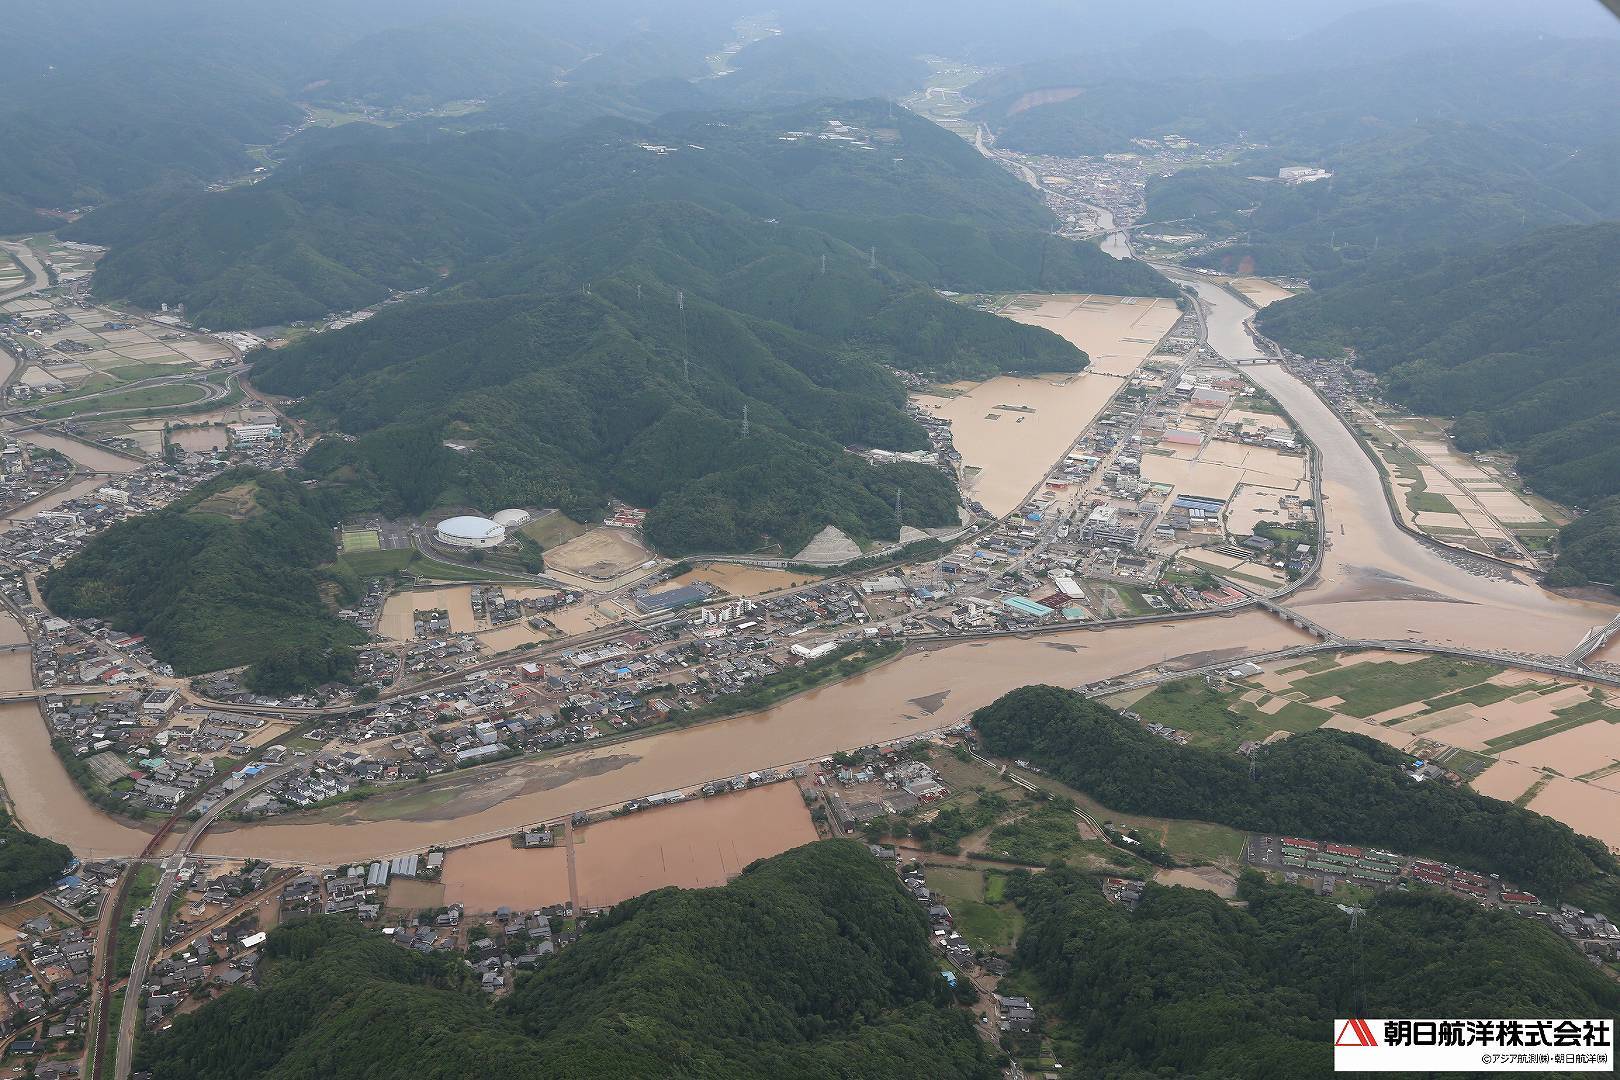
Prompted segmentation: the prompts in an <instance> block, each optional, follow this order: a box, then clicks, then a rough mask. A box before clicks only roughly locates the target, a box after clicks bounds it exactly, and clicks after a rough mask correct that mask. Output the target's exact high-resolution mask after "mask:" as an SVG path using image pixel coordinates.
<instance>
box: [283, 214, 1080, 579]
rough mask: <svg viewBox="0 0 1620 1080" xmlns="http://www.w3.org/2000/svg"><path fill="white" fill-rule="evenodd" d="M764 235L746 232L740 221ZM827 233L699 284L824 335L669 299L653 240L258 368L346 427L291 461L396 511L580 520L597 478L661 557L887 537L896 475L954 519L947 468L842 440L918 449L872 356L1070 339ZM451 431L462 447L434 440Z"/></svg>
mask: <svg viewBox="0 0 1620 1080" xmlns="http://www.w3.org/2000/svg"><path fill="white" fill-rule="evenodd" d="M650 213H653V214H654V215H656V216H659V217H663V216H665V215H668V214H673V215H674V216H675V217H676V218H677V219H679V220H678V221H676V222H674V223H673V225H674V229H673V237H674V239H677V240H679V239H685V238H687V237H688V236H689V235H690V230H691V229H697V230H698V232H699V233H700V234H701V235H703V236H713V235H714V234H713V233H711V232H709V231H708V230H709V229H710V228H711V227H712V228H713V229H716V230H718V231H719V232H721V233H724V232H726V231H727V230H728V229H729V228H730V226H731V225H732V224H733V223H731V222H728V221H726V220H725V219H722V218H718V217H716V216H715V215H711V214H708V213H707V212H704V211H701V210H698V209H696V208H686V210H685V211H681V210H679V209H672V208H661V209H658V210H656V211H651V212H650ZM683 222H684V227H683V225H682V223H683ZM759 229H760V227H759V226H753V225H750V226H744V235H745V236H746V235H748V234H750V233H755V234H757V233H758V231H759ZM656 231H658V232H660V233H661V234H662V235H663V236H664V238H665V239H669V238H670V235H671V233H670V232H669V231H667V230H664V229H661V228H660V229H658V230H656ZM771 231H772V232H774V231H775V230H771ZM840 247H841V246H837V247H834V250H833V253H832V258H837V259H839V260H840V263H833V262H832V259H831V258H830V259H829V270H828V272H827V273H826V274H822V273H821V271H820V260H819V258H814V257H812V256H811V255H810V254H809V253H805V252H793V251H790V250H787V249H785V248H783V247H781V246H778V245H767V246H765V247H764V248H762V249H761V251H762V254H761V256H760V258H759V260H757V261H751V262H745V263H743V264H741V266H740V267H739V269H738V270H737V271H736V272H735V275H736V276H735V277H732V276H729V275H728V276H727V277H726V278H724V279H722V280H721V281H720V282H718V283H712V284H713V287H714V288H715V289H716V291H717V292H719V293H729V294H732V295H733V296H736V295H738V294H739V293H741V292H744V291H745V292H747V293H748V295H746V296H741V297H740V298H738V299H736V300H735V301H734V302H736V303H738V304H739V305H741V304H743V303H748V304H752V305H755V306H758V307H760V308H761V309H764V308H766V307H768V306H769V303H770V301H771V300H772V298H775V299H776V300H777V301H778V302H779V303H780V305H781V307H782V310H781V311H780V312H779V314H780V315H781V316H782V317H783V318H784V319H789V318H794V317H795V312H801V313H803V315H804V317H805V318H806V319H813V317H814V315H815V314H816V313H817V312H818V311H819V312H823V313H824V314H825V319H826V323H827V329H828V330H830V331H833V332H836V333H837V334H838V336H837V337H833V338H828V337H821V336H813V335H811V334H809V333H807V332H805V331H801V330H798V329H795V328H793V327H791V326H789V325H785V324H784V323H783V322H779V321H775V320H770V319H767V318H764V317H762V316H756V315H750V314H747V313H746V312H745V311H742V310H739V309H738V308H736V307H730V306H725V305H722V304H721V303H718V302H716V301H713V300H710V299H708V298H707V297H706V296H705V295H704V290H702V289H700V288H694V289H693V290H692V291H691V292H690V293H685V294H684V295H681V296H678V295H677V294H676V292H675V290H673V289H671V288H670V287H669V286H668V285H667V284H665V283H664V281H662V280H660V278H659V277H658V276H656V275H653V274H650V273H647V272H646V271H645V269H643V268H644V267H645V266H646V265H649V264H653V265H658V266H660V267H661V268H663V269H665V270H668V269H669V268H671V267H672V266H675V265H677V264H682V265H684V260H681V259H680V258H679V257H678V256H675V255H674V254H672V252H671V248H670V246H669V245H668V244H665V243H659V244H655V245H653V247H652V248H651V249H649V251H648V253H647V254H648V259H647V261H646V262H644V263H641V264H640V265H639V266H636V265H632V266H631V267H630V268H629V269H628V270H627V272H626V273H624V274H621V275H616V276H613V277H608V278H598V279H596V280H594V281H593V283H592V284H591V285H590V286H589V292H588V293H587V292H585V291H584V290H583V289H581V290H579V291H569V292H566V293H521V294H517V295H515V296H504V297H488V298H471V297H469V298H466V299H457V300H448V301H446V302H442V303H440V302H432V301H418V302H415V303H411V304H405V305H400V306H398V307H397V308H394V309H391V310H389V311H387V312H385V313H383V314H381V315H379V316H377V317H376V318H374V319H371V320H369V321H367V322H365V323H362V324H361V325H359V326H357V327H354V328H352V329H350V330H346V331H343V332H341V333H336V334H327V335H321V336H319V337H317V338H314V339H312V340H310V341H309V342H308V343H307V344H304V345H301V346H297V347H294V348H291V349H287V350H282V351H279V352H273V353H269V354H266V355H265V356H264V357H263V359H261V360H260V362H259V363H258V365H257V367H256V369H255V380H256V384H257V385H259V386H261V387H263V388H265V389H269V390H271V391H272V392H278V393H288V394H297V395H303V396H305V401H304V403H303V404H302V405H301V406H299V408H300V410H301V411H303V412H304V413H306V414H307V415H309V416H311V417H312V418H314V419H317V420H319V421H320V422H322V423H328V424H332V425H334V426H337V427H339V428H341V429H343V430H345V431H350V432H353V433H356V434H358V435H359V436H360V439H359V441H358V442H355V443H341V442H335V441H333V442H329V443H327V444H323V445H322V446H321V447H318V448H317V450H316V452H315V453H314V454H313V455H312V456H311V457H310V459H309V460H308V462H307V465H308V467H310V468H312V469H315V470H317V471H319V472H320V473H322V474H323V475H324V474H328V473H334V472H335V473H339V474H342V475H353V473H352V471H351V470H355V469H357V470H358V471H359V475H360V476H362V477H363V478H364V479H365V480H366V482H367V484H368V486H372V487H375V488H376V489H378V490H380V491H381V492H382V493H383V498H384V499H385V505H386V507H387V508H390V509H393V510H395V511H398V510H406V511H412V512H420V511H422V510H424V509H427V508H428V507H431V506H433V505H435V504H449V503H463V504H468V505H480V506H481V505H491V506H493V505H497V504H498V505H559V506H562V507H563V508H564V509H566V510H568V511H570V512H571V513H574V514H576V515H580V516H590V515H592V514H599V513H600V512H601V511H602V509H603V508H604V506H605V500H606V497H607V496H608V495H609V494H612V495H616V496H617V497H619V498H621V499H624V500H626V501H628V502H630V503H632V504H633V505H640V506H649V507H652V513H651V514H650V515H649V517H648V520H647V535H648V538H649V539H650V540H652V541H653V543H654V544H656V545H657V546H658V547H659V548H660V549H661V550H664V551H667V552H670V553H680V552H688V551H714V550H736V549H741V550H754V549H756V548H759V547H761V546H763V545H774V546H775V547H777V548H778V549H779V550H782V551H785V552H787V553H789V554H791V553H793V552H794V551H797V550H798V548H799V547H800V546H802V545H803V544H804V543H805V542H807V541H808V540H809V539H810V537H811V536H813V535H814V534H815V533H816V532H818V531H819V530H820V529H821V528H823V527H825V526H826V525H828V524H834V525H837V526H838V527H839V528H841V529H843V530H844V531H845V532H846V533H848V534H849V535H851V536H853V537H855V538H856V539H857V540H867V539H882V540H893V539H895V538H896V537H897V536H898V531H899V527H900V524H901V521H900V520H899V519H897V518H896V517H895V512H894V493H895V491H896V489H901V490H903V492H904V499H903V502H904V511H903V512H904V515H905V516H904V522H905V523H906V524H911V525H915V526H918V527H921V528H933V527H939V526H944V525H952V524H955V523H956V520H957V517H956V506H957V497H956V493H955V490H954V487H953V485H952V484H951V481H950V478H949V476H948V475H946V474H945V473H943V472H941V471H939V470H937V469H933V468H930V467H927V466H920V465H884V466H873V465H870V464H868V463H867V462H866V461H864V460H863V459H861V458H858V457H855V456H854V455H851V454H848V453H846V452H845V451H844V449H843V447H844V446H845V445H846V444H858V445H863V446H873V447H880V448H888V449H912V448H918V447H922V446H926V439H925V438H924V437H923V434H922V432H921V429H920V428H919V427H918V426H917V425H916V424H915V423H913V422H912V421H911V420H910V419H909V418H908V417H907V416H906V415H905V413H904V411H903V408H902V406H903V403H904V392H903V390H902V388H901V387H900V385H899V383H898V382H897V381H896V380H895V379H894V378H893V376H892V375H890V374H889V373H888V372H887V371H885V370H884V369H883V367H882V366H881V362H890V363H900V364H902V365H903V366H914V367H943V368H946V369H949V370H953V371H974V370H977V371H981V372H982V371H985V370H1000V369H1001V368H1003V367H1007V366H1017V365H1018V364H1019V363H1024V364H1027V365H1028V366H1029V367H1032V368H1040V369H1045V370H1053V369H1067V370H1077V369H1078V368H1079V367H1080V366H1081V365H1083V364H1084V362H1085V356H1084V354H1083V353H1081V352H1079V350H1076V349H1074V348H1073V347H1072V346H1069V345H1068V344H1067V343H1066V342H1063V341H1062V340H1061V339H1058V338H1056V337H1055V336H1053V335H1050V334H1046V333H1043V332H1038V331H1037V332H1033V333H1022V332H1020V333H1009V332H1008V330H1007V326H1008V324H1007V323H1005V321H1003V320H997V319H995V318H994V317H992V316H988V315H984V314H982V313H979V312H976V311H972V310H970V309H965V308H960V307H957V306H955V305H951V304H947V303H945V302H943V301H940V300H939V299H937V298H936V297H934V296H932V294H928V293H920V294H919V293H917V292H914V291H913V290H914V288H915V287H914V286H906V285H904V284H893V283H889V284H885V283H884V282H883V281H882V280H881V278H882V275H879V280H874V278H873V275H872V273H871V271H870V270H868V269H867V268H866V267H864V266H862V265H860V264H859V259H858V257H857V256H856V253H854V252H850V251H848V249H842V250H839V248H840ZM697 276H698V275H695V274H694V279H696V277H697ZM1023 329H1024V328H1019V330H1023ZM745 408H746V409H747V410H748V417H749V422H750V427H751V429H752V434H751V435H749V436H748V437H747V438H745V437H744V435H743V433H742V418H743V413H744V409H745ZM446 440H452V441H455V442H456V443H457V444H458V445H461V446H464V447H467V448H468V449H467V451H466V452H463V453H456V452H453V451H451V450H448V449H446V448H445V447H444V445H443V443H444V441H446Z"/></svg>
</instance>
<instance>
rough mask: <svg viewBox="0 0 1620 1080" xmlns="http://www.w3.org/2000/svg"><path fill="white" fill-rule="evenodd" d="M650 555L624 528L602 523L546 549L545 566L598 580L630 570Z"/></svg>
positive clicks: (614, 576) (651, 555)
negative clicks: (565, 541) (598, 526)
mask: <svg viewBox="0 0 1620 1080" xmlns="http://www.w3.org/2000/svg"><path fill="white" fill-rule="evenodd" d="M652 557H653V553H652V552H650V551H648V550H647V549H646V548H644V547H642V546H641V545H640V544H639V543H637V542H636V540H635V538H634V537H633V536H631V534H630V533H629V532H627V531H626V530H624V529H618V528H611V527H609V526H606V525H604V526H602V527H601V528H597V529H592V530H591V531H590V532H588V533H583V534H581V535H579V536H576V537H574V538H573V539H572V540H569V541H568V542H567V543H564V544H559V545H558V546H557V547H554V548H552V549H550V550H549V551H547V552H546V566H547V567H549V568H552V569H556V570H564V571H567V572H568V573H571V574H578V575H580V576H581V577H588V578H595V579H597V580H599V581H601V580H607V579H609V578H616V577H618V576H619V575H620V574H625V573H628V572H630V571H631V570H634V569H635V568H636V567H638V566H640V565H641V564H642V563H644V562H646V561H647V560H648V559H650V558H652Z"/></svg>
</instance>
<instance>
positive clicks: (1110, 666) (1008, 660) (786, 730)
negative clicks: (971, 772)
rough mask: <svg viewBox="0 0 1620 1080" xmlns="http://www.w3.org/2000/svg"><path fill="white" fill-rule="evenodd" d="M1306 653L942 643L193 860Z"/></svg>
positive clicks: (1137, 630)
mask: <svg viewBox="0 0 1620 1080" xmlns="http://www.w3.org/2000/svg"><path fill="white" fill-rule="evenodd" d="M1308 640H1309V639H1308V638H1307V637H1306V636H1305V635H1304V634H1303V633H1301V632H1300V631H1297V630H1295V629H1294V628H1292V627H1291V626H1288V625H1287V624H1285V623H1283V622H1281V621H1280V620H1278V619H1276V618H1275V617H1273V616H1271V615H1267V614H1264V613H1261V612H1246V613H1244V614H1241V615H1236V616H1233V617H1231V618H1224V619H1223V618H1217V619H1202V620H1194V621H1191V622H1186V623H1159V624H1149V625H1145V626H1133V627H1121V628H1116V629H1112V630H1107V631H1087V630H1075V631H1071V632H1068V633H1063V634H1055V635H1050V636H1046V637H1036V638H1025V639H1020V638H1012V637H1007V638H997V639H994V640H989V641H963V642H952V643H949V644H945V645H942V646H935V647H930V648H926V649H919V650H917V651H914V652H911V653H908V654H906V655H904V656H902V657H901V658H899V659H898V660H894V661H892V662H890V663H888V664H885V665H884V666H882V667H880V668H877V669H876V670H874V671H871V672H868V673H867V674H865V675H861V676H857V677H856V678H853V679H850V680H848V681H846V682H842V683H836V684H834V685H832V686H828V687H824V688H822V689H820V690H816V691H813V692H811V693H808V694H804V695H801V696H799V697H796V698H793V699H791V700H789V701H786V702H784V703H783V704H781V705H779V706H777V707H776V708H773V709H768V710H766V711H764V712H760V713H754V714H751V715H748V716H739V717H735V718H733V719H730V720H722V721H718V722H715V723H712V724H706V725H701V726H699V727H694V728H689V729H687V730H684V731H672V732H667V733H664V734H660V735H654V736H651V737H649V738H645V739H637V740H635V741H633V742H628V743H621V744H618V745H616V746H604V747H600V748H591V749H583V750H579V751H575V752H573V753H569V754H564V755H559V756H557V757H552V758H547V759H544V760H541V761H528V762H516V763H513V764H510V765H499V766H495V767H492V768H488V769H482V770H478V771H476V772H471V773H464V774H460V775H458V776H457V777H455V778H454V780H453V783H454V784H455V787H454V788H453V789H450V790H448V791H446V792H445V793H444V797H443V798H441V799H438V800H433V799H428V798H424V797H423V795H422V794H421V789H420V788H416V789H414V790H413V789H410V788H407V789H406V790H405V791H403V792H402V793H401V795H400V796H399V797H398V798H397V799H389V798H383V797H378V798H373V799H369V800H367V801H365V802H361V803H354V804H349V805H347V806H345V807H343V808H340V810H339V811H337V812H335V813H328V814H326V815H322V816H321V817H319V818H317V819H313V820H311V819H309V818H305V819H303V820H300V819H299V818H297V817H283V818H278V819H275V820H274V821H272V822H266V823H262V824H254V825H250V826H244V827H240V828H231V829H225V830H220V831H216V832H213V833H210V834H209V835H208V837H207V838H206V839H205V841H204V843H203V850H204V851H207V852H211V853H215V854H222V855H238V854H240V855H249V854H252V855H256V856H259V857H263V858H270V859H291V860H304V861H309V862H316V863H322V864H326V863H335V862H340V861H344V860H350V859H358V858H362V857H369V856H375V855H378V854H383V853H391V852H395V851H399V852H404V851H409V850H420V849H421V848H423V847H425V846H426V845H428V844H434V843H447V842H450V841H454V840H459V839H464V838H466V837H471V836H482V835H485V834H486V833H489V834H492V833H495V832H498V831H500V830H512V829H516V828H519V827H521V826H524V825H529V824H533V823H536V822H541V821H548V820H553V819H555V818H558V817H561V816H565V815H567V814H569V813H572V812H573V811H575V810H581V809H589V808H594V807H599V806H609V805H613V804H617V803H620V802H623V801H625V800H628V799H632V798H637V797H640V796H643V795H647V794H650V793H652V792H656V791H668V790H672V789H675V788H686V787H691V786H695V785H697V784H701V783H704V782H706V781H708V780H714V779H719V778H721V777H727V776H734V775H736V774H738V773H744V772H748V771H751V770H754V769H760V768H765V767H768V766H774V765H781V764H787V763H790V762H795V761H805V760H809V759H813V758H820V757H824V756H827V755H829V754H832V753H834V752H836V751H838V750H847V749H852V748H854V747H858V746H863V745H868V744H873V743H883V742H888V741H890V740H893V739H896V738H899V737H902V736H906V735H913V734H916V733H917V732H921V731H929V730H932V729H935V728H940V727H947V726H950V725H953V724H957V723H960V722H961V721H962V720H964V719H966V718H967V716H968V715H969V714H971V713H972V712H973V710H975V709H978V708H980V707H982V706H984V705H988V704H989V703H990V702H992V701H994V700H995V699H996V698H998V697H1000V696H1001V695H1002V694H1004V693H1006V692H1007V691H1009V690H1012V689H1015V688H1017V687H1020V686H1025V685H1028V684H1030V683H1051V684H1054V685H1057V686H1076V685H1079V684H1081V683H1085V682H1091V681H1094V680H1097V679H1104V678H1109V677H1111V676H1116V675H1121V674H1124V673H1127V672H1132V671H1137V670H1140V669H1143V668H1150V667H1155V666H1159V665H1164V666H1166V667H1167V668H1184V667H1193V666H1198V665H1201V664H1208V663H1215V662H1219V661H1221V660H1224V659H1228V658H1230V659H1232V660H1234V661H1235V660H1237V659H1238V658H1240V657H1243V656H1247V655H1252V654H1254V653H1258V652H1265V651H1269V650H1275V649H1282V648H1286V647H1288V646H1291V645H1298V644H1302V643H1304V642H1306V641H1308Z"/></svg>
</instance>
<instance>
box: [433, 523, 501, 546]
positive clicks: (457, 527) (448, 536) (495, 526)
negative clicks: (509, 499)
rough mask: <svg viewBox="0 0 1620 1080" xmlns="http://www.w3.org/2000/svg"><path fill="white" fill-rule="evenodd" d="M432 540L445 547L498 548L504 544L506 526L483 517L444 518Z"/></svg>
mask: <svg viewBox="0 0 1620 1080" xmlns="http://www.w3.org/2000/svg"><path fill="white" fill-rule="evenodd" d="M434 538H435V539H437V540H438V541H439V543H441V544H444V545H445V546H446V547H460V548H492V547H499V546H500V545H501V544H503V543H505V542H506V526H504V525H502V524H500V523H499V522H496V521H491V520H490V519H489V518H485V517H453V518H445V519H444V520H443V521H441V522H439V527H438V530H437V531H436V532H435V534H434Z"/></svg>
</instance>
